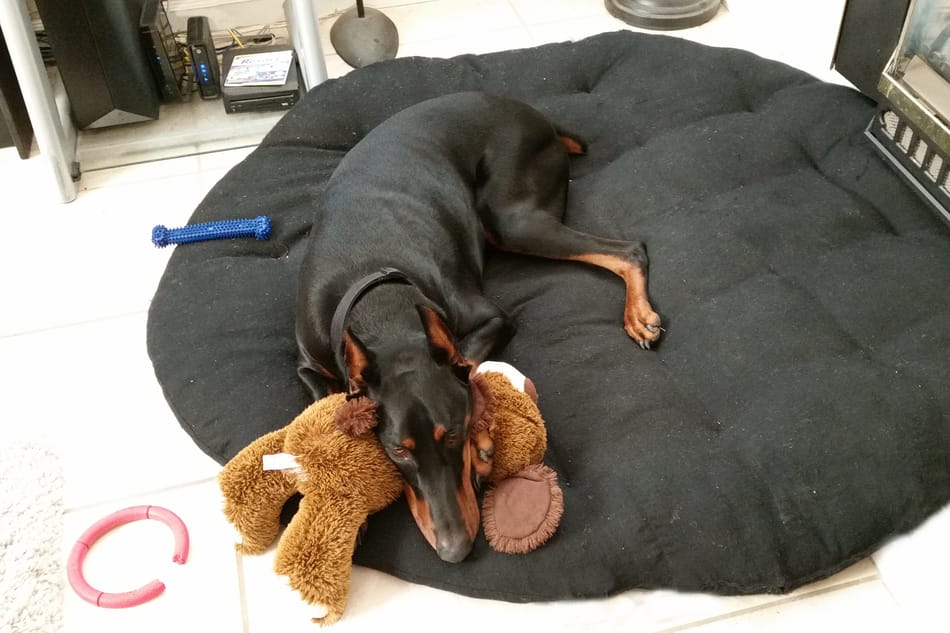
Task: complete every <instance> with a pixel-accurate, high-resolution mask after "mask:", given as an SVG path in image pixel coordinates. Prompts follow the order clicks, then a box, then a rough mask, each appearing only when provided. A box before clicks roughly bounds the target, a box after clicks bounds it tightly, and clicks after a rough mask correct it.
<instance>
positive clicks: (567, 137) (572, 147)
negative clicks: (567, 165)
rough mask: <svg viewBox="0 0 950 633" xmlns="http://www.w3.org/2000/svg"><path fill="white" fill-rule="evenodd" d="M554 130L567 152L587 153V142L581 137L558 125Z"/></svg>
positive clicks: (576, 154) (574, 154)
mask: <svg viewBox="0 0 950 633" xmlns="http://www.w3.org/2000/svg"><path fill="white" fill-rule="evenodd" d="M554 131H555V132H557V136H558V138H559V139H560V140H561V143H562V144H563V145H564V148H565V149H566V150H567V153H568V154H570V155H572V156H584V155H585V154H587V143H585V142H584V141H583V139H581V138H579V137H578V136H577V135H576V134H571V133H570V132H566V131H564V130H562V129H561V128H559V127H555V128H554Z"/></svg>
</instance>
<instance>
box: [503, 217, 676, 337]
mask: <svg viewBox="0 0 950 633" xmlns="http://www.w3.org/2000/svg"><path fill="white" fill-rule="evenodd" d="M493 216H494V217H493V222H492V229H493V230H492V235H491V242H492V244H493V245H494V246H495V247H496V248H498V249H499V250H502V251H508V252H512V253H520V254H523V255H534V256H536V257H545V258H548V259H562V260H571V261H578V262H584V263H586V264H592V265H594V266H599V267H600V268H604V269H606V270H609V271H610V272H612V273H614V274H615V275H617V276H618V277H620V278H621V279H623V282H624V284H625V285H626V299H625V301H624V313H623V314H624V316H623V325H624V330H626V332H627V334H628V335H629V336H630V338H632V339H633V340H634V341H636V342H637V343H638V344H639V345H640V347H642V348H643V349H649V348H650V346H651V345H652V344H653V343H655V342H656V341H657V340H658V339H659V338H660V332H661V328H660V317H659V315H657V313H656V312H655V311H654V310H653V306H651V305H650V300H649V297H648V294H647V271H648V268H649V260H648V258H647V253H646V248H645V247H644V246H643V244H642V243H641V242H628V241H623V240H613V239H607V238H603V237H597V236H595V235H589V234H587V233H582V232H580V231H575V230H574V229H571V228H569V227H567V226H565V225H564V224H562V223H561V221H560V220H559V218H558V217H556V215H555V214H554V213H551V212H548V211H546V210H542V209H524V208H521V209H506V210H502V211H501V212H495V213H493Z"/></svg>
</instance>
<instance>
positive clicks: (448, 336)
mask: <svg viewBox="0 0 950 633" xmlns="http://www.w3.org/2000/svg"><path fill="white" fill-rule="evenodd" d="M416 310H418V311H419V318H420V319H422V327H423V328H424V329H425V332H426V338H427V339H428V340H429V351H430V352H431V353H432V357H433V358H435V360H436V361H438V362H440V363H442V364H444V365H451V366H452V369H453V370H455V373H456V374H457V375H458V377H459V378H461V379H462V380H464V381H465V382H468V377H469V374H470V373H471V371H472V364H471V363H470V362H468V361H467V360H465V359H464V358H462V354H461V352H459V348H458V345H456V343H455V337H454V336H452V332H451V331H450V330H449V327H448V326H447V325H446V324H445V319H443V318H442V315H441V314H439V313H438V312H436V311H435V310H434V309H433V308H431V307H429V306H424V305H417V306H416Z"/></svg>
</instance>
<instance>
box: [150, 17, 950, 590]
mask: <svg viewBox="0 0 950 633" xmlns="http://www.w3.org/2000/svg"><path fill="white" fill-rule="evenodd" d="M461 90H485V91H488V92H493V93H500V94H505V95H510V96H514V97H516V98H520V99H523V100H525V101H527V102H529V103H531V104H532V105H534V106H535V107H537V108H538V109H540V110H541V111H543V112H544V113H545V114H546V115H548V116H549V118H550V119H551V120H552V121H555V122H557V124H558V125H559V126H561V127H563V128H565V129H568V130H571V131H573V132H575V133H576V134H578V135H580V136H581V137H582V138H584V139H585V140H586V141H587V142H588V143H589V153H588V155H587V156H586V157H579V158H576V159H573V160H574V162H573V163H572V168H573V182H572V185H571V197H570V203H569V210H568V215H567V218H566V221H567V223H568V224H570V225H573V226H575V227H577V228H580V229H582V230H585V231H589V232H592V233H596V234H601V235H608V236H616V237H620V238H628V239H629V238H640V239H643V240H644V241H645V242H646V243H647V245H648V248H649V251H650V256H651V260H652V268H651V275H652V277H651V282H650V290H651V295H652V298H653V301H654V305H655V306H656V308H657V310H658V311H659V312H661V314H662V316H663V319H664V325H665V327H666V328H667V332H666V333H665V335H664V338H663V340H662V343H661V344H660V346H659V347H658V349H656V350H654V351H651V352H644V351H642V350H640V349H639V347H637V346H636V345H635V344H634V343H633V342H632V341H631V340H629V339H628V338H627V336H626V335H625V334H624V332H623V329H622V327H621V305H622V301H623V286H622V284H621V282H620V280H619V279H617V278H615V277H613V276H611V275H610V274H608V273H605V272H603V271H601V270H598V269H594V268H591V267H586V266H584V265H582V264H575V263H566V262H565V263H559V262H551V261H543V260H537V259H531V258H527V257H516V256H510V255H499V254H493V255H491V257H490V259H489V264H488V269H487V274H486V279H485V288H486V293H487V295H488V296H490V297H491V298H492V299H493V300H494V301H496V302H497V303H498V305H500V306H501V307H502V308H503V309H505V310H506V311H508V312H509V313H510V314H511V315H512V316H513V318H514V320H515V322H516V325H517V328H518V332H517V334H516V335H515V337H514V339H513V340H512V341H511V343H510V344H509V345H508V346H507V348H506V349H504V350H503V351H502V353H501V354H500V355H499V357H500V359H501V360H506V361H509V362H511V363H513V364H514V365H515V366H517V367H518V368H519V369H521V370H522V371H523V372H524V373H526V374H527V375H529V376H530V377H531V378H533V379H534V381H535V383H536V384H537V387H538V391H539V393H540V396H541V408H542V411H543V413H544V415H545V418H546V420H547V423H548V427H549V437H550V447H549V451H548V456H547V462H548V463H549V464H550V465H551V466H552V467H553V468H555V469H556V470H557V471H558V472H559V473H560V476H561V480H562V483H563V486H564V506H565V511H564V518H563V521H562V524H561V527H560V529H559V531H558V532H557V534H556V535H555V537H554V538H553V539H552V540H551V541H550V542H549V543H548V544H547V545H546V546H545V547H543V548H541V549H540V550H538V551H536V552H534V553H532V554H529V555H526V556H505V555H502V554H497V553H495V552H493V551H491V550H490V549H489V548H488V547H487V545H486V544H485V543H484V541H482V540H480V541H479V542H478V543H477V544H476V548H475V551H474V552H473V554H472V556H471V557H470V559H468V560H467V561H466V562H464V563H462V564H458V565H450V564H445V563H442V562H441V561H439V560H438V559H437V558H436V556H435V554H434V552H433V551H432V550H431V549H430V548H429V546H428V545H427V544H426V543H425V541H424V540H423V538H422V536H421V535H420V534H419V533H418V531H417V529H416V527H415V525H414V523H413V522H412V519H411V517H410V515H409V513H408V511H407V510H406V508H405V505H404V503H401V502H400V503H397V504H395V505H394V506H392V507H390V508H389V509H387V510H386V511H384V512H382V513H380V514H378V515H376V516H375V517H374V518H373V519H371V522H370V530H369V532H368V534H367V535H366V537H365V538H364V540H363V542H362V544H361V545H360V547H359V548H358V551H357V555H356V562H357V563H359V564H361V565H366V566H370V567H374V568H378V569H381V570H384V571H387V572H390V573H392V574H395V575H397V576H400V577H403V578H407V579H410V580H413V581H417V582H421V583H425V584H429V585H433V586H437V587H442V588H446V589H450V590H453V591H457V592H460V593H464V594H468V595H472V596H480V597H491V598H500V599H506V600H515V601H523V600H546V599H560V598H568V597H593V596H605V595H608V594H613V593H616V592H619V591H621V590H624V589H627V588H633V587H643V588H661V587H667V588H675V589H680V590H707V591H716V592H722V593H747V592H778V591H786V590H789V589H792V588H794V587H796V586H797V585H800V584H802V583H805V582H808V581H811V580H815V579H817V578H819V577H822V576H825V575H828V574H831V573H832V572H835V571H837V570H838V569H841V568H842V567H844V566H846V565H848V564H850V563H852V562H854V561H855V560H857V559H859V558H861V557H864V556H867V555H868V554H869V553H870V552H871V551H873V550H874V549H875V548H877V547H878V546H880V545H881V544H882V543H883V542H884V541H885V540H886V539H887V538H888V537H890V536H892V535H894V534H897V533H900V532H903V531H906V530H909V529H911V528H913V527H914V526H916V525H917V524H918V523H920V522H921V521H922V520H923V519H924V518H926V517H927V516H928V515H929V514H931V513H932V512H934V511H936V510H937V509H938V508H939V507H941V506H942V504H944V503H946V502H947V501H948V500H950V413H948V412H950V389H947V388H946V378H947V376H950V353H948V350H950V293H948V292H947V279H948V278H950V232H948V230H947V228H946V227H945V226H943V225H942V224H941V223H940V222H939V221H938V220H937V219H936V215H935V214H934V213H932V212H931V211H930V210H929V209H928V208H927V207H926V206H925V205H924V204H923V203H922V202H920V201H919V200H918V199H917V198H916V197H915V195H914V194H913V193H912V192H911V191H910V190H909V189H907V188H906V187H905V186H904V185H903V184H902V183H901V181H900V180H899V179H898V177H897V176H896V175H895V174H893V173H892V172H891V170H890V169H889V168H888V167H887V165H886V164H885V163H884V162H883V161H882V160H881V159H879V158H878V157H877V156H876V154H875V153H874V151H873V150H872V149H871V147H870V146H869V144H868V143H867V142H866V141H865V139H864V138H863V135H862V130H863V128H864V126H865V125H866V124H867V122H868V121H869V120H870V117H871V116H872V115H873V106H872V104H871V103H870V102H869V101H868V100H867V99H865V98H864V97H862V96H861V95H860V94H858V93H857V92H854V91H852V90H849V89H846V88H842V87H838V86H833V85H827V84H824V83H821V82H818V81H816V80H815V79H813V78H811V77H809V76H807V75H805V74H803V73H801V72H799V71H796V70H794V69H792V68H789V67H787V66H784V65H782V64H779V63H775V62H771V61H766V60H762V59H760V58H757V57H755V56H754V55H751V54H748V53H745V52H741V51H736V50H728V49H713V48H707V47H704V46H700V45H695V44H691V43H688V42H685V41H682V40H679V39H673V38H667V37H664V36H656V35H639V34H632V33H612V34H604V35H601V36H597V37H593V38H591V39H587V40H584V41H581V42H578V43H565V44H556V45H548V46H542V47H540V48H535V49H530V50H521V51H511V52H504V53H497V54H490V55H481V56H465V57H459V58H455V59H450V60H436V59H421V58H414V59H403V60H396V61H392V62H386V63H381V64H378V65H374V66H371V67H368V68H364V69H362V70H359V71H356V72H353V73H351V74H350V75H348V76H346V77H345V78H343V79H340V80H336V81H330V82H327V83H326V84H324V85H321V86H319V87H318V88H316V89H315V90H313V91H312V92H310V93H309V94H308V95H307V96H306V98H305V99H303V101H302V102H301V103H300V104H299V105H298V106H297V107H295V108H294V109H293V110H292V111H290V112H288V113H287V115H286V116H285V117H284V118H283V120H282V121H281V122H280V123H279V124H278V125H276V126H275V128H274V129H273V131H272V132H271V133H270V134H269V135H268V136H267V138H266V139H265V140H264V142H263V143H261V145H260V147H259V148H258V149H257V150H255V151H254V152H253V153H252V154H251V155H249V156H248V157H247V159H246V160H244V161H243V162H242V163H240V164H239V165H237V166H236V167H234V169H232V170H231V172H230V173H229V174H228V175H227V176H225V177H224V178H223V179H222V180H221V182H219V183H218V184H217V185H216V186H215V187H214V188H213V189H212V190H211V192H210V193H209V194H208V196H207V197H206V198H205V200H204V201H203V202H202V203H201V204H200V206H199V207H198V209H197V210H196V211H195V214H194V217H193V219H192V221H193V222H204V221H210V220H217V219H225V218H233V217H253V216H256V215H260V214H266V215H269V216H270V217H271V218H272V220H273V225H274V232H273V236H272V237H271V239H270V240H269V241H255V240H232V241H220V242H205V243H198V244H191V245H187V246H180V247H178V248H177V251H176V252H175V253H174V255H173V257H172V259H171V261H170V263H169V265H168V269H167V271H166V273H165V276H164V278H163V279H162V282H161V284H160V286H159V288H158V291H157V293H156V295H155V298H154V302H153V304H152V307H151V313H150V318H149V328H148V334H149V338H148V345H149V352H150V354H151V357H152V359H153V361H154V365H155V371H156V374H157V376H158V380H159V381H160V383H161V384H162V386H163V388H164V390H165V394H166V396H167V398H168V401H169V403H170V404H171V406H172V408H173V409H174V411H175V413H176V414H177V416H178V418H179V419H180V421H181V423H182V425H183V427H184V428H185V429H186V430H187V431H188V433H190V434H191V435H192V437H193V438H194V440H195V441H196V442H197V443H198V444H199V445H200V446H201V448H202V449H203V450H205V451H206V452H207V453H208V454H209V455H211V456H212V457H214V458H215V459H216V460H218V461H219V462H222V463H223V462H225V461H226V460H227V459H229V458H230V457H232V456H233V455H234V454H235V453H236V452H237V451H238V450H240V449H241V448H242V447H243V446H245V445H246V444H247V443H249V442H251V441H252V440H254V439H255V438H257V437H258V436H260V435H262V434H264V433H266V432H268V431H270V430H272V429H274V428H277V427H280V426H283V425H284V424H286V423H288V422H289V421H290V420H291V419H293V418H294V417H295V416H296V414H297V413H298V412H300V411H301V410H302V409H303V408H304V407H305V406H306V404H307V397H306V395H305V393H304V390H303V388H302V387H301V385H300V384H298V379H297V376H296V373H295V365H296V347H295V342H294V334H293V332H294V328H293V318H294V317H293V314H294V301H295V293H296V277H297V269H298V266H299V262H300V258H301V252H302V250H303V247H304V242H305V237H306V235H307V233H308V230H309V228H310V226H311V223H313V222H320V214H319V209H320V206H319V197H320V191H321V187H322V186H323V185H324V183H325V182H326V180H327V178H328V177H329V175H330V173H331V172H332V171H333V169H334V167H335V165H336V164H337V163H338V162H339V160H340V158H341V156H343V154H344V153H345V152H346V151H347V149H349V148H350V147H352V146H353V145H354V144H355V143H356V142H357V141H358V140H359V139H360V138H361V137H362V136H364V135H365V134H366V133H367V131H368V130H370V129H371V128H372V127H373V126H375V125H377V124H378V123H379V122H381V121H383V120H384V119H385V118H387V117H388V116H390V115H392V114H393V113H395V112H397V111H398V110H400V109H402V108H404V107H406V106H408V105H411V104H413V103H415V102H418V101H421V100H423V99H427V98H430V97H434V96H437V95H440V94H445V93H449V92H455V91H461Z"/></svg>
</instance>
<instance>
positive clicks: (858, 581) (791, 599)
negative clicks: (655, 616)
mask: <svg viewBox="0 0 950 633" xmlns="http://www.w3.org/2000/svg"><path fill="white" fill-rule="evenodd" d="M875 580H878V581H880V580H881V577H880V575H878V574H874V575H870V574H869V575H866V576H861V577H860V578H855V579H854V580H849V581H847V582H843V583H840V584H836V585H832V586H830V587H822V588H821V589H816V590H814V591H809V592H806V593H803V594H801V595H796V596H784V597H781V598H778V599H776V600H771V601H769V602H765V603H763V604H759V605H755V606H751V607H746V608H744V609H737V610H735V611H730V612H728V613H722V614H720V615H715V616H712V617H709V618H704V619H701V620H695V621H693V622H690V623H688V624H681V625H677V626H674V627H670V628H666V629H659V630H656V631H653V633H678V632H688V631H689V630H690V629H694V628H697V627H700V626H705V625H707V624H712V623H713V622H723V621H726V620H731V619H733V618H738V617H742V616H745V615H749V614H751V613H756V612H758V611H763V610H765V609H770V608H774V607H777V606H784V605H788V604H794V603H796V602H802V601H804V600H808V599H809V598H815V597H818V596H821V595H825V594H830V593H833V592H835V591H840V590H843V589H850V588H852V587H858V586H860V585H865V584H868V583H871V582H874V581H875Z"/></svg>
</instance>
